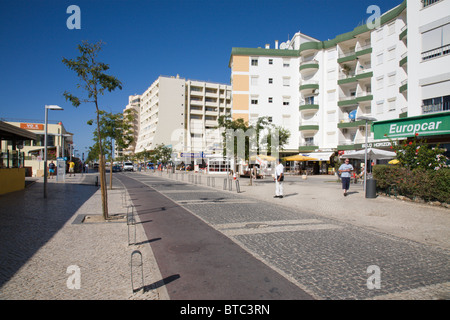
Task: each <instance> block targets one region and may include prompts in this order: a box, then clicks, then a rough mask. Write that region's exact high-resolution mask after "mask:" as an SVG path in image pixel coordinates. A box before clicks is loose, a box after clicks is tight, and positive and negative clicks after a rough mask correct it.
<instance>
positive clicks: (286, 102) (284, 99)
mask: <svg viewBox="0 0 450 320" xmlns="http://www.w3.org/2000/svg"><path fill="white" fill-rule="evenodd" d="M289 101H290V98H287V97H284V98H283V106H288V105H289Z"/></svg>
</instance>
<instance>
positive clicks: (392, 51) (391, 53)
mask: <svg viewBox="0 0 450 320" xmlns="http://www.w3.org/2000/svg"><path fill="white" fill-rule="evenodd" d="M388 59H389V60H392V59H395V47H392V48H389V49H388Z"/></svg>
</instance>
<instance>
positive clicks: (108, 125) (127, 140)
mask: <svg viewBox="0 0 450 320" xmlns="http://www.w3.org/2000/svg"><path fill="white" fill-rule="evenodd" d="M100 116H101V117H100V134H101V137H102V139H103V141H102V143H101V144H102V146H104V147H105V148H104V151H105V153H106V154H107V155H108V157H109V162H110V163H111V167H110V170H109V172H110V174H109V188H110V189H111V190H112V161H113V153H114V151H113V149H114V146H116V148H119V149H125V148H128V147H129V146H130V144H131V143H133V141H134V136H133V130H132V128H133V124H132V122H133V119H134V116H133V114H132V112H131V109H127V110H126V111H125V113H111V112H105V111H102V110H100ZM93 122H94V120H89V121H88V124H89V125H92V124H93ZM94 141H96V143H97V144H98V137H97V135H96V137H95V138H94Z"/></svg>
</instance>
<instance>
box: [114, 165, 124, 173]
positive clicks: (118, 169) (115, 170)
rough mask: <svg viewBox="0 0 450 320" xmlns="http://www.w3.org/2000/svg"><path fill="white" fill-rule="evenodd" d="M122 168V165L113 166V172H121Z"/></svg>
mask: <svg viewBox="0 0 450 320" xmlns="http://www.w3.org/2000/svg"><path fill="white" fill-rule="evenodd" d="M121 171H122V168H121V167H120V166H113V168H112V172H121Z"/></svg>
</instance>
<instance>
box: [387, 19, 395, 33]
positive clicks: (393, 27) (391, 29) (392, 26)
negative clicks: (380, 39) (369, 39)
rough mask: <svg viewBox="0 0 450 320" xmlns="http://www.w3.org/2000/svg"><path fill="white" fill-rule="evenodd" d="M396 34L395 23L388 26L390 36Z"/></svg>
mask: <svg viewBox="0 0 450 320" xmlns="http://www.w3.org/2000/svg"><path fill="white" fill-rule="evenodd" d="M394 32H395V22H392V23H391V24H389V25H388V34H389V35H391V34H393V33H394Z"/></svg>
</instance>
